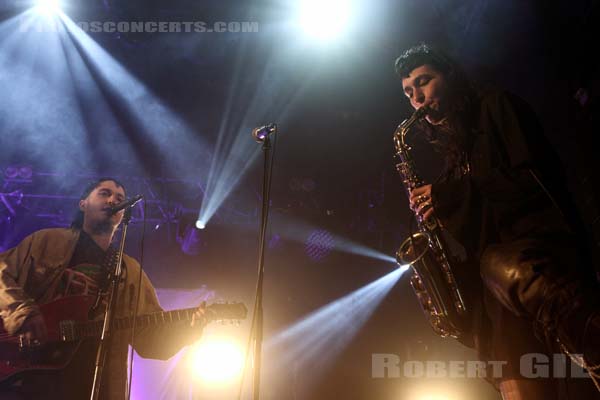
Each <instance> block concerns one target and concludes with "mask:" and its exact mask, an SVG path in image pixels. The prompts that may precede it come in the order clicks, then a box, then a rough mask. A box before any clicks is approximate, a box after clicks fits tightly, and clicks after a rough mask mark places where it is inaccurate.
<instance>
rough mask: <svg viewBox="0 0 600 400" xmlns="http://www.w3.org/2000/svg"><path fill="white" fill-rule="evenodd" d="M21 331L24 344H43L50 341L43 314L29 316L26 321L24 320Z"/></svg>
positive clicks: (29, 345) (32, 345)
mask: <svg viewBox="0 0 600 400" xmlns="http://www.w3.org/2000/svg"><path fill="white" fill-rule="evenodd" d="M19 332H20V334H21V335H23V345H24V346H28V347H34V346H41V345H43V344H45V343H46V342H47V341H48V331H47V330H46V322H45V321H44V317H42V315H41V314H35V315H32V316H30V317H28V318H27V319H26V320H25V322H23V325H21V329H20V330H19Z"/></svg>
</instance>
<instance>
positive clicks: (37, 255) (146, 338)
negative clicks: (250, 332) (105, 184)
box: [0, 228, 200, 399]
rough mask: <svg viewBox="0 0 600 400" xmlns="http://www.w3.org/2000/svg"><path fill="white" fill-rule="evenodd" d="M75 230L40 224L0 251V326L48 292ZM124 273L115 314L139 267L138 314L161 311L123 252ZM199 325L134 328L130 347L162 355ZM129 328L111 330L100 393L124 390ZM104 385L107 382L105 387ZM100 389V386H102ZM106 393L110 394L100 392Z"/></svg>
mask: <svg viewBox="0 0 600 400" xmlns="http://www.w3.org/2000/svg"><path fill="white" fill-rule="evenodd" d="M79 234H80V231H79V230H75V229H64V228H54V229H44V230H41V231H38V232H35V233H33V234H31V235H30V236H28V237H26V238H25V239H24V240H23V241H22V242H21V243H19V245H18V246H16V247H15V248H13V249H10V250H7V251H6V252H4V253H0V317H2V321H3V323H4V327H5V329H6V330H7V331H8V332H9V333H15V332H17V331H18V330H19V328H20V327H21V325H22V323H23V321H24V320H25V319H26V318H27V317H28V316H29V315H32V314H33V313H37V312H39V310H38V305H39V304H44V303H46V302H48V301H49V299H52V298H53V295H54V291H55V289H56V286H57V283H58V280H59V279H60V276H61V273H62V271H63V270H64V269H65V268H66V267H68V263H69V261H70V260H71V257H72V255H73V252H74V250H75V246H76V244H77V241H78V239H79ZM124 261H125V268H126V277H125V280H124V282H122V283H121V285H120V287H119V290H120V292H119V302H118V304H117V308H116V317H117V318H118V317H127V316H130V315H132V314H133V312H134V310H135V304H136V297H137V294H138V290H137V284H138V282H139V279H140V272H141V273H142V280H141V282H142V284H141V287H142V289H141V291H140V302H139V310H138V315H142V314H148V313H152V312H156V311H162V308H161V307H160V304H159V302H158V299H157V297H156V292H155V290H154V287H153V286H152V284H151V283H150V280H149V279H148V277H147V275H146V273H145V272H143V271H141V268H140V265H139V263H138V262H137V261H136V260H134V259H133V258H131V257H129V256H127V255H125V256H124ZM199 335H200V330H199V329H195V330H194V331H192V330H191V329H189V328H187V326H186V327H183V326H182V327H180V328H179V329H175V330H173V329H172V328H169V327H160V328H146V329H141V328H137V329H136V337H135V341H134V347H135V350H136V351H137V353H138V354H139V355H140V356H142V357H145V358H158V359H168V358H170V357H171V356H172V355H174V354H175V353H176V352H177V351H178V350H179V349H181V347H182V346H183V345H186V344H189V343H191V342H192V341H193V340H195V339H197V338H198V337H199ZM130 337H131V331H129V330H124V331H116V332H115V334H114V335H113V343H112V346H111V352H110V353H109V355H108V363H107V366H106V369H105V375H104V376H103V392H104V395H103V396H102V397H103V398H111V399H119V398H122V397H123V396H124V393H125V385H126V376H127V351H128V350H127V349H128V345H129V341H130ZM107 386H108V387H107ZM105 390H106V392H105ZM108 393H110V395H108V396H107V395H106V394H108Z"/></svg>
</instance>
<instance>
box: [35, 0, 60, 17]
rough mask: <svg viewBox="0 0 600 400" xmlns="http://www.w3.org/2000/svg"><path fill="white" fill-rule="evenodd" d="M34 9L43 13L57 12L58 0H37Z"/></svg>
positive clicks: (51, 13)
mask: <svg viewBox="0 0 600 400" xmlns="http://www.w3.org/2000/svg"><path fill="white" fill-rule="evenodd" d="M35 10H36V11H37V12H38V13H40V14H45V15H53V14H57V13H58V12H59V11H60V0H37V1H36V6H35Z"/></svg>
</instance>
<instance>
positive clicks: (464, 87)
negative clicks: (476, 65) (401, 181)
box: [395, 43, 477, 172]
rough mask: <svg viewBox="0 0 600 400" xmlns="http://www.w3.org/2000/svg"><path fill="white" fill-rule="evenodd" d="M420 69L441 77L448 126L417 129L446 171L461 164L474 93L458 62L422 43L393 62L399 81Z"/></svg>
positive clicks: (428, 126) (420, 125)
mask: <svg viewBox="0 0 600 400" xmlns="http://www.w3.org/2000/svg"><path fill="white" fill-rule="evenodd" d="M422 65H429V66H431V67H432V68H433V69H435V70H436V71H437V72H439V73H441V74H442V75H443V76H444V78H445V80H446V82H447V84H448V89H449V94H450V96H449V98H450V104H449V112H448V116H447V124H443V125H440V126H433V125H431V124H428V123H427V122H423V123H421V124H418V126H417V129H419V130H421V131H422V132H423V133H424V135H425V137H426V139H427V140H428V141H429V142H430V143H431V144H432V145H433V148H434V149H435V151H436V152H438V153H441V154H443V155H444V157H445V161H446V169H447V170H449V169H452V168H454V167H456V166H457V165H458V164H459V163H460V162H461V161H462V160H461V158H462V155H463V153H464V150H465V146H466V142H467V138H468V135H469V133H470V130H471V123H472V115H473V112H474V102H475V100H476V98H477V89H476V87H475V85H474V84H473V82H471V80H470V79H469V78H468V77H467V75H466V74H465V72H464V71H463V69H462V67H461V66H460V65H459V64H458V63H457V62H455V61H454V60H453V59H452V58H450V57H449V56H448V55H446V54H445V53H444V52H443V51H441V50H439V49H436V48H434V47H433V46H431V45H428V44H424V43H422V44H419V45H417V46H413V47H411V48H409V49H408V50H406V51H405V52H404V53H403V54H402V55H400V57H398V58H397V59H396V62H395V69H396V74H398V76H399V77H400V78H402V79H403V78H407V77H408V76H409V74H410V73H411V72H412V71H413V70H414V69H415V68H418V67H420V66H422ZM447 172H448V171H447Z"/></svg>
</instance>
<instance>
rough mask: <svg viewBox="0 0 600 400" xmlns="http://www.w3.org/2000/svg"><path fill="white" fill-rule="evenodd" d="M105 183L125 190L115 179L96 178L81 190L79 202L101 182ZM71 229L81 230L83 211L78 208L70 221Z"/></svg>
mask: <svg viewBox="0 0 600 400" xmlns="http://www.w3.org/2000/svg"><path fill="white" fill-rule="evenodd" d="M106 181H112V182H114V183H115V184H116V185H117V187H120V188H123V190H125V185H123V184H122V183H121V182H120V181H118V180H117V179H115V178H111V177H102V178H98V179H96V180H94V181H91V182H89V183H88V184H87V185H86V186H85V188H84V189H83V192H82V193H81V196H79V200H80V201H81V200H85V199H87V197H88V196H89V195H90V193H92V192H93V191H94V189H96V188H97V187H98V186H100V184H101V183H102V182H106ZM71 228H73V229H81V228H83V211H81V210H80V209H79V208H77V211H76V212H75V215H74V216H73V220H72V221H71Z"/></svg>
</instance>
